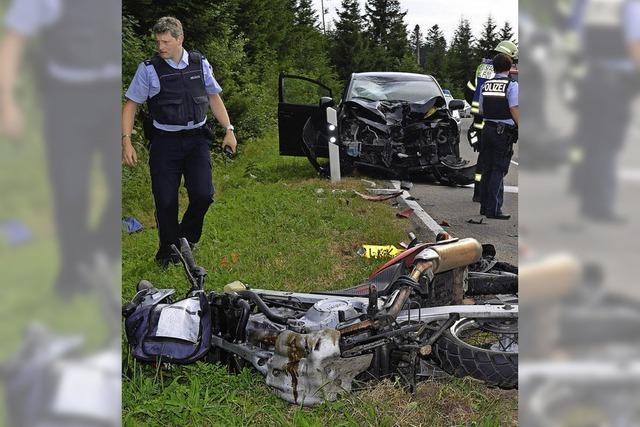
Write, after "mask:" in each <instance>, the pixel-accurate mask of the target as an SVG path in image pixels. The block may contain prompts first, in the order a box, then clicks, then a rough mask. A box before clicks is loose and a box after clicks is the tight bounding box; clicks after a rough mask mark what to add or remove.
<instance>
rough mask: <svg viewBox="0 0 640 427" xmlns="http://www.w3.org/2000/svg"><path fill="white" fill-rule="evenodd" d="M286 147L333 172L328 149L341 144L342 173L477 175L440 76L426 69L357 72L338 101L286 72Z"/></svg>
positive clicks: (282, 111)
mask: <svg viewBox="0 0 640 427" xmlns="http://www.w3.org/2000/svg"><path fill="white" fill-rule="evenodd" d="M278 89H279V90H278V92H279V104H278V128H279V143H280V154H281V155H285V156H306V157H307V158H308V159H309V162H310V163H311V164H312V165H313V166H314V167H315V168H316V170H317V171H318V172H319V173H321V174H323V175H326V176H328V175H329V174H330V164H329V161H328V159H329V157H330V156H329V151H330V150H329V148H330V146H331V145H335V146H336V147H337V150H336V151H337V153H338V156H337V157H338V158H339V165H340V172H341V174H342V175H346V174H349V173H351V172H353V171H354V170H355V169H358V170H360V171H362V172H364V173H374V174H375V173H377V174H379V175H383V176H385V177H390V178H400V179H418V180H420V179H434V180H437V181H439V182H441V183H444V184H450V185H467V184H470V183H472V182H473V177H474V169H475V165H470V164H469V162H468V161H466V160H463V159H462V158H461V157H460V149H459V145H460V131H459V128H458V125H457V123H456V121H455V119H454V118H453V116H452V111H455V110H459V109H462V108H464V101H462V100H452V101H451V102H449V104H448V105H447V102H446V101H445V96H444V93H443V91H442V88H441V87H440V85H439V84H438V82H437V81H436V79H435V78H433V77H432V76H429V75H424V74H412V73H396V72H369V73H354V74H352V75H351V79H350V81H349V83H348V84H347V85H346V87H345V91H344V94H343V96H342V102H341V103H340V105H339V106H338V107H336V104H335V102H334V100H333V94H332V91H331V89H330V88H329V87H327V86H326V85H324V84H322V83H321V82H319V81H316V80H312V79H308V78H306V77H301V76H292V75H287V74H282V73H281V74H280V79H279V88H278Z"/></svg>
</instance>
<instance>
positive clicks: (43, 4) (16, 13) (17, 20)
mask: <svg viewBox="0 0 640 427" xmlns="http://www.w3.org/2000/svg"><path fill="white" fill-rule="evenodd" d="M61 7H62V5H61V4H60V0H14V1H12V2H11V5H10V6H9V9H8V10H7V15H6V17H5V20H4V24H5V26H6V27H7V28H8V29H10V30H13V31H15V32H16V33H18V34H21V35H23V36H33V35H35V34H37V33H38V31H40V30H41V29H42V28H44V27H47V26H49V25H52V24H53V23H55V22H56V21H57V20H58V18H59V17H60V12H61Z"/></svg>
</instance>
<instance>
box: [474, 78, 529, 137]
mask: <svg viewBox="0 0 640 427" xmlns="http://www.w3.org/2000/svg"><path fill="white" fill-rule="evenodd" d="M496 77H509V72H508V71H505V72H504V73H497V74H496ZM518 93H519V87H518V82H517V81H512V82H511V83H509V87H507V102H508V103H509V108H513V107H517V106H518ZM482 99H483V98H482V91H480V99H479V100H478V102H479V103H480V114H482ZM484 120H485V121H490V122H497V123H506V124H508V125H512V126H514V125H515V124H516V122H514V121H513V119H506V120H496V119H484Z"/></svg>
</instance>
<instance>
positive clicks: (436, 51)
mask: <svg viewBox="0 0 640 427" xmlns="http://www.w3.org/2000/svg"><path fill="white" fill-rule="evenodd" d="M422 51H423V55H422V67H423V69H424V70H425V72H426V73H427V74H431V75H432V76H434V77H435V78H436V79H437V80H438V81H439V82H440V83H442V84H443V83H444V79H445V78H446V55H447V40H446V39H445V38H444V33H443V32H442V30H441V29H440V26H438V24H435V25H434V26H433V27H431V28H429V31H428V32H427V36H426V39H425V44H424V48H423V50H422Z"/></svg>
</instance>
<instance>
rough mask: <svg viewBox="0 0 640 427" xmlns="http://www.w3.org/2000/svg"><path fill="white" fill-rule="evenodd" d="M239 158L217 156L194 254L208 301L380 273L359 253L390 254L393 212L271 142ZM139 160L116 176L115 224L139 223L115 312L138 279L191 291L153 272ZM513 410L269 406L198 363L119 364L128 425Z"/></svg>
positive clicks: (395, 234) (271, 399) (366, 421)
mask: <svg viewBox="0 0 640 427" xmlns="http://www.w3.org/2000/svg"><path fill="white" fill-rule="evenodd" d="M241 148H242V151H241V152H240V156H239V157H238V158H237V159H236V160H234V161H231V162H225V161H224V160H223V159H222V158H221V157H219V156H218V155H214V183H215V185H216V202H215V203H214V204H213V205H212V207H211V209H210V211H209V213H208V214H207V218H206V221H205V227H204V233H203V238H202V240H201V242H200V244H199V246H198V249H197V251H196V254H195V256H196V260H197V261H198V263H199V264H201V265H202V266H204V267H205V268H206V269H207V270H208V272H209V275H208V278H207V284H206V287H207V289H208V290H216V291H219V290H221V289H222V287H223V286H224V285H225V284H226V283H229V282H231V281H234V280H241V281H243V282H244V283H248V284H249V285H251V286H253V287H259V288H269V289H279V290H290V291H310V290H322V289H339V288H343V287H348V286H351V285H354V284H355V283H358V282H360V281H362V280H364V279H365V278H366V277H367V276H368V275H369V273H370V272H371V271H372V270H373V269H374V268H375V267H376V266H377V265H378V264H380V261H379V260H370V259H365V258H361V257H359V256H357V255H356V250H357V249H358V248H359V247H360V246H361V245H362V244H395V243H397V242H398V241H400V240H402V239H404V238H405V237H406V232H407V231H409V230H410V229H411V224H410V223H409V222H408V221H407V220H402V219H398V218H396V216H395V210H394V208H393V207H391V206H390V205H389V204H387V203H379V202H370V201H365V200H362V199H360V198H359V197H357V196H354V194H353V191H352V190H353V189H361V188H362V185H363V184H362V182H361V181H360V180H359V179H358V178H349V179H345V180H343V182H341V183H340V184H338V185H332V184H331V183H330V182H329V181H327V180H324V179H319V178H317V177H316V174H315V171H314V170H313V168H312V167H311V166H310V165H309V163H308V162H307V160H306V159H291V158H282V157H279V156H278V154H277V153H278V149H277V137H276V136H275V135H270V136H267V137H266V138H264V139H260V140H255V141H250V142H249V143H247V144H244V145H243V146H242V147H241ZM139 154H140V157H141V162H140V164H139V165H138V167H137V168H136V169H134V170H125V171H124V172H123V174H124V183H123V184H124V188H123V215H133V216H135V217H137V218H138V219H140V220H141V221H142V222H143V224H144V225H145V231H143V232H141V233H137V234H133V235H127V234H123V301H127V300H129V299H130V298H131V297H132V296H133V295H134V293H135V285H136V283H137V282H138V281H139V280H140V279H143V278H144V279H148V280H150V281H151V282H152V283H154V284H155V285H156V286H157V287H175V288H177V289H178V292H179V293H182V294H184V292H186V291H187V289H188V285H187V282H186V280H185V279H184V278H183V274H182V272H181V270H180V269H179V268H177V267H173V268H170V269H169V270H167V271H162V270H160V268H159V267H157V266H155V264H154V263H153V256H154V254H155V251H156V246H157V236H156V230H155V229H153V202H152V199H151V192H150V189H149V180H148V170H147V166H146V153H145V152H144V150H139ZM182 196H183V199H182V202H183V203H182V206H181V208H182V209H184V207H185V206H184V205H185V204H186V203H185V202H186V195H185V194H184V192H183V193H182ZM516 402H517V397H516V394H515V393H513V392H504V391H501V390H490V389H487V388H486V387H485V386H484V385H482V384H479V383H476V382H473V381H470V380H452V381H446V382H442V383H439V382H427V383H423V384H421V385H420V386H419V387H418V390H417V393H416V394H414V395H411V394H408V393H406V392H405V391H404V390H403V389H402V388H401V387H400V386H398V385H394V384H391V383H388V382H386V383H383V384H367V385H366V387H365V388H364V389H362V390H360V391H358V392H355V393H352V394H350V395H348V396H344V397H343V398H342V399H340V400H339V401H337V402H332V403H326V404H323V405H321V406H319V407H317V408H313V409H303V408H300V407H296V406H293V405H290V404H288V403H286V402H284V401H282V400H280V399H279V398H277V397H275V395H273V394H272V393H271V391H270V390H269V388H268V387H267V386H266V385H265V384H264V379H263V378H262V377H261V376H260V375H259V374H257V373H255V372H253V371H249V370H244V371H242V372H241V373H240V374H238V375H233V374H229V373H228V372H227V371H226V369H225V368H223V367H221V366H219V365H212V364H205V363H197V364H195V365H192V366H174V367H171V369H156V368H154V367H152V366H148V365H142V364H139V363H136V362H135V361H134V360H133V359H132V358H131V357H130V356H129V355H128V353H127V352H126V350H125V354H124V356H123V399H122V403H123V420H124V424H125V425H225V426H226V425H232V426H233V425H238V426H244V425H269V426H272V425H296V426H324V425H345V426H346V425H389V426H391V425H399V424H408V425H452V424H455V425H509V424H515V422H516Z"/></svg>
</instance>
